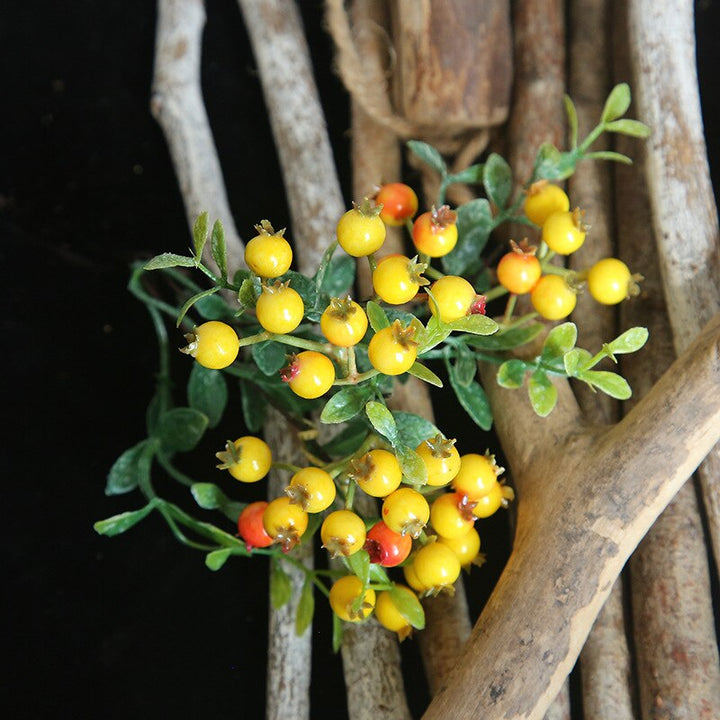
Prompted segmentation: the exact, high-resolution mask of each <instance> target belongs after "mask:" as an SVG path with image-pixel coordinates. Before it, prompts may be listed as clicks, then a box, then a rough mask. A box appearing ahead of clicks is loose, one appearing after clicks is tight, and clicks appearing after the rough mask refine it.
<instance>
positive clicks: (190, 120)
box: [150, 0, 245, 268]
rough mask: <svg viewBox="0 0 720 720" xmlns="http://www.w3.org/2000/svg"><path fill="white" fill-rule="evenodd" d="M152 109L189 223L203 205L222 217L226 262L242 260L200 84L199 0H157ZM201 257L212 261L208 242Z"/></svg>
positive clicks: (201, 10) (237, 265)
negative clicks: (166, 145)
mask: <svg viewBox="0 0 720 720" xmlns="http://www.w3.org/2000/svg"><path fill="white" fill-rule="evenodd" d="M157 8H158V14H157V31H156V38H155V69H154V72H153V84H152V100H151V103H150V109H151V112H152V114H153V117H154V118H155V119H156V120H157V121H158V123H159V124H160V127H161V128H162V130H163V133H164V135H165V140H166V142H167V144H168V148H169V150H170V156H171V158H172V162H173V167H174V168H175V175H176V176H177V179H178V182H179V184H180V192H181V194H182V198H183V202H184V203H185V214H186V216H187V221H188V226H189V227H190V230H191V231H192V227H193V224H194V222H195V218H196V217H197V216H198V215H199V214H200V213H202V212H203V211H207V212H208V214H209V216H210V221H211V222H213V221H214V220H216V219H219V220H221V221H222V224H223V227H224V229H225V242H226V245H227V253H228V264H229V266H230V267H231V268H240V267H244V266H245V258H244V255H243V243H242V240H241V239H240V236H239V235H238V232H237V230H236V229H235V222H234V220H233V216H232V213H231V211H230V205H229V203H228V199H227V192H226V191H225V183H224V181H223V177H222V170H221V168H220V161H219V159H218V154H217V150H216V149H215V143H214V141H213V137H212V132H211V130H210V123H209V122H208V117H207V113H206V111H205V105H204V103H203V98H202V89H201V87H200V54H201V47H202V31H203V27H204V26H205V8H204V4H203V2H202V0H158V5H157ZM209 245H210V244H209V243H208V246H207V248H206V253H205V255H206V257H205V260H206V262H207V263H208V264H210V265H212V266H214V265H215V262H214V260H213V259H212V256H211V255H210V247H209Z"/></svg>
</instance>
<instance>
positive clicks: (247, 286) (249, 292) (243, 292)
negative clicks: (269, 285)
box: [238, 277, 261, 307]
mask: <svg viewBox="0 0 720 720" xmlns="http://www.w3.org/2000/svg"><path fill="white" fill-rule="evenodd" d="M260 292H261V289H260V280H259V279H258V278H257V277H250V278H246V279H245V280H243V281H242V285H240V290H239V291H238V300H239V301H240V304H241V305H243V306H244V307H255V303H256V302H257V299H258V298H259V297H260Z"/></svg>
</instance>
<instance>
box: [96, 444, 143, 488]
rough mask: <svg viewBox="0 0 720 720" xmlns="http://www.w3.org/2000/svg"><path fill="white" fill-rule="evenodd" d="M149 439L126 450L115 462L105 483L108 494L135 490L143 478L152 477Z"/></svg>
mask: <svg viewBox="0 0 720 720" xmlns="http://www.w3.org/2000/svg"><path fill="white" fill-rule="evenodd" d="M149 447H150V441H149V440H143V441H142V442H139V443H138V444H137V445H134V446H133V447H131V448H130V449H128V450H126V451H125V452H124V453H123V454H122V455H120V457H119V458H118V459H117V460H116V461H115V462H114V463H113V466H112V467H111V468H110V472H109V473H108V476H107V484H106V485H105V494H106V495H122V494H123V493H127V492H130V491H131V490H134V489H135V488H136V487H137V486H138V484H139V483H141V482H142V481H143V480H148V479H149V478H150V465H151V462H152V452H148V451H147V450H146V449H147V448H149Z"/></svg>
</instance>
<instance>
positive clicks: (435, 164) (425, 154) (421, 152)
mask: <svg viewBox="0 0 720 720" xmlns="http://www.w3.org/2000/svg"><path fill="white" fill-rule="evenodd" d="M407 146H408V148H409V149H410V152H412V153H413V154H414V155H416V156H417V157H418V158H419V159H420V160H422V161H423V162H424V163H425V164H426V165H429V166H430V167H431V168H432V169H433V170H435V171H436V172H438V173H439V174H440V175H446V174H447V166H446V165H445V161H444V160H443V159H442V155H440V153H439V152H438V151H437V150H436V149H435V148H434V147H433V146H432V145H428V144H427V143H425V142H421V141H420V140H408V142H407Z"/></svg>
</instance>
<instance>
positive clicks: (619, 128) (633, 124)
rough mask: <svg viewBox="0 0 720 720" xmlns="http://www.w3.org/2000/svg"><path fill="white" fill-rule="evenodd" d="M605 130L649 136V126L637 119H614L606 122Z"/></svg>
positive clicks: (638, 136)
mask: <svg viewBox="0 0 720 720" xmlns="http://www.w3.org/2000/svg"><path fill="white" fill-rule="evenodd" d="M605 130H606V131H607V132H614V133H620V134H621V135H629V136H630V137H636V138H642V139H645V138H649V137H650V128H649V127H648V126H647V125H646V124H645V123H642V122H640V121H639V120H615V121H613V122H609V123H607V125H605Z"/></svg>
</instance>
